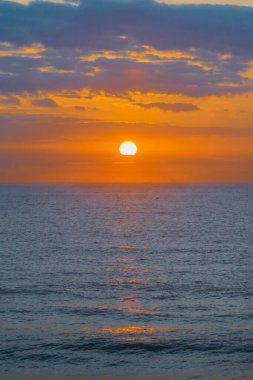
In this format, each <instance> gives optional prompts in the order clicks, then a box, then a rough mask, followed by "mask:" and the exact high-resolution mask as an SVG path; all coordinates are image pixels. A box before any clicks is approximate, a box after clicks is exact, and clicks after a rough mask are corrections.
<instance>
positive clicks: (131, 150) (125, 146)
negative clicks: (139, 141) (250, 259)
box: [119, 141, 138, 156]
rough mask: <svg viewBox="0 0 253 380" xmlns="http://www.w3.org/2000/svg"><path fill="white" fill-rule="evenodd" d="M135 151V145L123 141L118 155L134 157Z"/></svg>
mask: <svg viewBox="0 0 253 380" xmlns="http://www.w3.org/2000/svg"><path fill="white" fill-rule="evenodd" d="M137 150H138V149H137V146H136V144H135V143H134V142H132V141H124V142H123V143H122V144H121V145H120V147H119V151H120V154H122V155H123V156H135V155H136V153H137Z"/></svg>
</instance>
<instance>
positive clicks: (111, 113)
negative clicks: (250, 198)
mask: <svg viewBox="0 0 253 380" xmlns="http://www.w3.org/2000/svg"><path fill="white" fill-rule="evenodd" d="M175 4H176V5H175ZM252 35H253V0H230V1H229V0H227V1H225V0H215V1H214V0H208V1H205V0H201V1H198V0H188V1H187V0H185V1H184V2H181V1H178V0H175V1H170V0H159V1H158V0H157V1H155V0H79V1H76V0H65V1H64V0H54V1H39V0H37V1H36V0H34V1H28V0H18V1H14V0H11V1H10V0H9V1H0V182H249V181H253V107H252V104H253V39H252ZM125 140H131V141H134V142H135V143H136V144H137V146H138V154H137V155H136V156H134V157H126V156H121V155H120V154H119V145H120V143H121V142H122V141H125Z"/></svg>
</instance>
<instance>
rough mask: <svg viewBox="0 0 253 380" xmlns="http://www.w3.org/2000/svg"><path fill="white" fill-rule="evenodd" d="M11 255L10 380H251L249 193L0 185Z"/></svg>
mask: <svg viewBox="0 0 253 380" xmlns="http://www.w3.org/2000/svg"><path fill="white" fill-rule="evenodd" d="M0 256H1V267H0V281H1V282H0V318H1V319H0V326H1V333H0V334H1V336H0V364H1V367H0V368H1V369H0V378H1V380H2V379H5V378H6V379H7V378H14V379H21V378H25V379H28V378H32V379H38V378H39V376H41V374H43V376H44V377H43V379H46V378H47V377H46V376H48V378H50V379H51V377H50V376H54V377H53V378H54V379H57V378H58V377H59V378H65V377H66V378H68V379H70V378H71V380H72V379H77V378H78V379H79V378H82V379H88V378H89V379H90V378H91V379H95V380H96V379H100V378H101V379H103V378H108V379H112V378H114V376H115V379H119V378H120V379H121V378H124V379H125V378H126V379H135V378H138V379H149V378H152V379H155V380H158V379H159V380H160V379H175V380H176V379H209V378H210V379H231V380H232V379H234V380H235V379H236V380H237V379H247V380H252V379H253V364H252V362H253V329H252V327H253V279H252V264H253V185H252V184H241V185H232V184H230V185H225V184H224V185H191V184H186V185H185V184H183V185H167V184H164V185H161V184H127V185H126V184H107V185H102V184H101V185H99V184H97V185H95V184H93V185H87V184H85V185H84V184H68V185H67V184H1V185H0ZM8 376H9V377H8ZM120 376H122V377H120Z"/></svg>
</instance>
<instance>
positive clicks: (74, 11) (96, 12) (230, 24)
mask: <svg viewBox="0 0 253 380" xmlns="http://www.w3.org/2000/svg"><path fill="white" fill-rule="evenodd" d="M252 35H253V8H252V9H251V8H244V7H232V6H203V5H198V6H197V5H196V6H187V5H180V6H172V5H166V4H160V3H156V2H155V1H153V0H124V1H122V0H81V1H80V5H79V6H70V5H68V4H55V3H49V2H35V3H31V4H30V5H29V6H22V5H20V4H16V3H10V2H5V1H2V2H1V3H0V39H1V41H3V42H6V41H8V42H11V43H12V44H13V46H9V47H6V46H4V45H2V47H1V46H0V49H7V50H15V49H16V50H17V53H16V55H15V54H13V56H8V54H7V55H6V56H3V55H0V73H1V89H0V90H1V91H2V93H15V92H22V91H29V92H33V93H34V92H36V91H38V90H45V91H58V90H61V89H69V90H70V91H72V90H73V89H81V88H84V87H86V88H90V89H91V90H93V91H100V90H104V91H106V92H108V93H111V94H115V93H116V94H122V93H126V92H127V91H143V92H149V91H157V92H162V93H182V94H185V95H189V96H205V95H210V94H224V93H239V92H245V91H249V90H252V83H251V84H250V83H246V82H245V78H242V77H241V76H240V72H242V71H243V70H245V69H246V67H247V64H248V63H249V62H250V60H251V59H252V57H253V39H252V37H251V36H252ZM31 44H37V45H36V46H40V47H41V46H42V47H43V46H44V47H45V50H44V51H43V49H41V48H40V49H39V50H40V52H39V55H38V56H37V57H36V55H35V54H34V56H33V54H32V53H31V54H30V55H29V56H27V53H24V55H23V56H22V49H21V50H20V47H24V46H29V45H31ZM38 44H40V45H38ZM144 45H148V46H151V47H152V48H155V49H158V50H159V51H166V50H180V51H184V52H186V53H188V54H193V55H194V54H195V55H196V58H195V59H189V60H188V59H187V57H186V58H183V57H181V58H180V57H179V58H177V59H174V60H173V59H172V60H171V61H169V60H168V61H166V62H163V61H161V62H160V63H158V64H157V62H154V61H152V59H153V57H152V54H150V57H149V58H150V59H149V60H147V61H143V62H140V61H136V60H135V59H134V58H133V57H132V56H127V54H126V56H125V57H123V58H122V57H120V56H119V57H115V58H114V59H111V58H110V59H109V58H108V57H106V56H105V57H98V58H96V59H94V61H89V60H88V59H86V60H85V58H80V57H82V56H84V57H85V56H86V57H87V56H89V55H92V54H93V53H94V52H97V51H104V50H111V51H114V52H117V53H119V52H127V51H137V52H140V53H141V52H143V46H144ZM224 53H226V54H233V56H232V57H231V58H230V59H224V60H223V59H221V57H220V55H221V54H224ZM94 66H95V68H94ZM5 73H6V74H5ZM232 82H233V83H235V84H237V86H230V83H232ZM220 83H223V85H222V86H218V85H219V84H220ZM224 83H227V86H226V85H224Z"/></svg>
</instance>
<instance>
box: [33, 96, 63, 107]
mask: <svg viewBox="0 0 253 380" xmlns="http://www.w3.org/2000/svg"><path fill="white" fill-rule="evenodd" d="M32 104H33V105H34V106H38V107H58V104H57V103H56V102H55V101H54V100H52V99H49V98H46V99H35V100H32Z"/></svg>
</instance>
